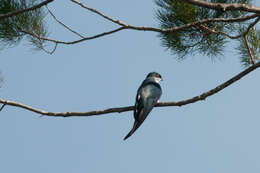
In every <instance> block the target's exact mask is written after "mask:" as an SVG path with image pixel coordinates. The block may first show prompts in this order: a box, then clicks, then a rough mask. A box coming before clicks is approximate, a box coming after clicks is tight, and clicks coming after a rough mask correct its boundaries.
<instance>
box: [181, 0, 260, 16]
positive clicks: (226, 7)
mask: <svg viewBox="0 0 260 173" xmlns="http://www.w3.org/2000/svg"><path fill="white" fill-rule="evenodd" d="M185 1H186V2H188V3H190V4H193V5H197V6H200V7H204V8H209V9H213V10H219V11H223V12H226V11H235V10H240V11H247V12H253V13H257V14H260V7H254V6H250V5H247V4H237V3H234V4H225V3H213V2H206V1H202V0H185Z"/></svg>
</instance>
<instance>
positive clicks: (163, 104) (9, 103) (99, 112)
mask: <svg viewBox="0 0 260 173" xmlns="http://www.w3.org/2000/svg"><path fill="white" fill-rule="evenodd" d="M259 67H260V62H258V63H256V64H254V65H252V66H250V67H249V68H247V69H245V70H244V71H242V72H241V73H239V74H237V75H235V76H234V77H232V78H231V79H229V80H228V81H226V82H224V83H222V84H220V85H218V86H217V87H215V88H213V89H211V90H209V91H206V92H204V93H202V94H200V95H198V96H195V97H192V98H190V99H187V100H182V101H178V102H160V103H157V104H156V105H155V107H166V106H184V105H187V104H191V103H195V102H197V101H201V100H205V99H206V98H207V97H209V96H211V95H214V94H216V93H218V92H219V91H221V90H223V89H224V88H226V87H228V86H230V85H232V84H233V83H234V82H236V81H238V80H240V79H241V78H242V77H244V76H246V75H247V74H249V73H250V72H252V71H254V70H255V69H257V68H259ZM0 103H2V104H3V106H2V107H1V109H0V110H2V109H3V107H4V106H14V107H19V108H22V109H25V110H28V111H31V112H35V113H37V114H41V115H45V116H54V117H73V116H79V117H85V116H94V115H103V114H109V113H121V112H127V111H131V110H133V109H134V106H126V107H117V108H109V109H105V110H96V111H90V112H47V111H44V110H40V109H37V108H33V107H30V106H27V105H24V104H22V103H18V102H14V101H8V100H3V99H0Z"/></svg>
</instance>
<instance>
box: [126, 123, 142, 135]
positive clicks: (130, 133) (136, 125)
mask: <svg viewBox="0 0 260 173" xmlns="http://www.w3.org/2000/svg"><path fill="white" fill-rule="evenodd" d="M138 124H139V123H138V122H137V121H136V122H135V123H134V126H133V128H132V130H131V131H130V132H129V133H128V134H127V135H126V136H125V138H124V140H126V139H127V138H129V137H130V136H132V134H133V133H134V132H135V131H136V130H137V129H138V127H139V126H140V124H139V125H138Z"/></svg>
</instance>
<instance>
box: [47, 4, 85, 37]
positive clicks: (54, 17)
mask: <svg viewBox="0 0 260 173" xmlns="http://www.w3.org/2000/svg"><path fill="white" fill-rule="evenodd" d="M46 8H47V10H48V12H49V13H50V15H51V16H52V18H53V19H54V20H55V21H56V22H57V23H59V24H60V25H62V26H63V27H64V28H66V29H67V30H69V31H70V32H72V33H74V34H76V35H77V36H79V37H81V38H84V36H83V35H81V34H80V33H78V32H76V31H74V30H73V29H71V28H70V27H68V26H67V25H65V24H64V23H62V22H61V21H60V20H59V19H57V17H56V16H55V15H54V14H53V13H52V12H51V10H50V9H49V7H48V5H46Z"/></svg>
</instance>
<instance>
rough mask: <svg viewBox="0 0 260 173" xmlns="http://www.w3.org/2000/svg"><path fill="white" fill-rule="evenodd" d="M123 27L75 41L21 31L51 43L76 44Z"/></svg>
mask: <svg viewBox="0 0 260 173" xmlns="http://www.w3.org/2000/svg"><path fill="white" fill-rule="evenodd" d="M123 29H125V27H119V28H117V29H114V30H111V31H108V32H103V33H101V34H97V35H94V36H90V37H84V38H82V39H79V40H75V41H68V42H66V41H61V40H54V39H50V38H46V37H42V36H41V37H40V36H37V35H35V34H34V33H31V32H28V31H22V30H21V32H23V33H25V34H29V35H31V36H33V37H35V38H38V39H41V40H45V41H50V42H53V43H56V44H76V43H80V42H83V41H86V40H92V39H96V38H99V37H103V36H106V35H110V34H113V33H115V32H118V31H121V30H123Z"/></svg>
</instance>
